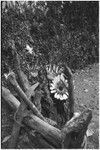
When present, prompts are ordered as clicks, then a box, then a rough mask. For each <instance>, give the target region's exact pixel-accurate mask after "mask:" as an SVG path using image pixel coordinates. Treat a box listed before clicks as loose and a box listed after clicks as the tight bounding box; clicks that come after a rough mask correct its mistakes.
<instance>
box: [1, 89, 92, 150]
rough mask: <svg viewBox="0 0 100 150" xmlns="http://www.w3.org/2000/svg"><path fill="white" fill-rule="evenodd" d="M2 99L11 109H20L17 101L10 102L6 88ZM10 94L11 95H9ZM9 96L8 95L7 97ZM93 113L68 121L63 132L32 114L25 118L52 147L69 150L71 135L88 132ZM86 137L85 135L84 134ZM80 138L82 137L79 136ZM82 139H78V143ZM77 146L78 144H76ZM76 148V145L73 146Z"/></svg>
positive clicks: (83, 114) (25, 122)
mask: <svg viewBox="0 0 100 150" xmlns="http://www.w3.org/2000/svg"><path fill="white" fill-rule="evenodd" d="M2 89H3V90H2V97H3V98H4V99H5V100H6V102H8V103H9V104H11V101H12V105H11V107H12V108H13V109H17V108H18V107H19V102H18V100H17V102H18V104H17V105H16V102H15V101H16V99H13V100H10V98H12V96H10V94H11V93H10V91H9V90H7V89H6V88H2ZM8 91H9V92H8ZM8 93H9V94H8ZM6 94H7V95H6ZM11 95H12V94H11ZM91 117H92V113H91V110H86V111H84V112H83V113H82V114H80V115H79V116H77V117H73V118H72V119H71V120H70V121H68V122H67V123H66V124H65V126H64V128H63V129H62V130H59V129H57V128H55V127H53V126H51V125H49V124H48V123H46V122H44V121H43V120H41V119H40V118H38V117H37V116H35V115H33V114H30V115H28V116H27V117H25V119H24V120H23V121H24V124H25V125H27V126H29V127H30V128H31V129H35V130H36V131H38V132H39V133H40V134H41V135H42V136H43V137H44V138H45V139H46V140H47V141H48V142H49V143H50V144H51V145H53V146H54V147H55V148H61V146H62V143H63V148H68V145H69V144H70V142H71V139H70V140H69V139H68V138H69V135H70V133H72V132H77V133H79V132H80V131H86V129H87V126H88V124H89V122H90V120H91ZM83 136H84V134H83ZM79 137H80V136H79ZM79 140H80V139H79V138H78V140H77V142H78V141H79ZM75 144H77V143H75ZM73 148H74V145H73Z"/></svg>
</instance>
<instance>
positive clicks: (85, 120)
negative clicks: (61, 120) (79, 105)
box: [61, 109, 92, 148]
mask: <svg viewBox="0 0 100 150" xmlns="http://www.w3.org/2000/svg"><path fill="white" fill-rule="evenodd" d="M91 118H92V111H91V110H89V109H87V110H84V112H82V113H81V114H78V115H75V116H74V117H73V118H72V119H71V120H70V121H68V122H67V123H66V124H65V126H64V127H63V128H62V130H61V132H62V134H63V139H64V141H63V147H64V148H68V146H69V148H82V147H81V144H82V142H83V140H84V136H85V134H86V131H87V127H88V125H89V123H90V121H91ZM72 133H74V134H72ZM71 134H72V135H74V136H76V138H75V140H74V138H73V137H72V136H71V137H72V138H73V139H72V138H71V137H70V135H71ZM69 138H70V142H69V143H68V142H67V143H66V141H68V140H69Z"/></svg>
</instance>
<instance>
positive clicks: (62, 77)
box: [61, 73, 65, 81]
mask: <svg viewBox="0 0 100 150" xmlns="http://www.w3.org/2000/svg"><path fill="white" fill-rule="evenodd" d="M61 80H62V81H65V78H64V76H63V73H62V74H61Z"/></svg>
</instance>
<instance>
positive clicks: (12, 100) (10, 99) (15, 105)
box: [1, 87, 20, 111]
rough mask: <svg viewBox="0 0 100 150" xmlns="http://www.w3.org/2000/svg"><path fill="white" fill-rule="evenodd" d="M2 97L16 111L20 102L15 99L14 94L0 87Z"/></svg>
mask: <svg viewBox="0 0 100 150" xmlns="http://www.w3.org/2000/svg"><path fill="white" fill-rule="evenodd" d="M1 96H2V98H3V99H4V100H5V101H6V102H7V103H8V104H9V106H10V107H11V108H12V109H13V110H14V111H16V110H17V109H18V107H19V105H20V102H19V101H18V100H17V98H16V97H15V96H13V95H12V94H11V92H10V91H9V90H8V89H7V88H5V87H2V95H1Z"/></svg>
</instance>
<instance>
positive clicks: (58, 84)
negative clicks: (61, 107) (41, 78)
mask: <svg viewBox="0 0 100 150" xmlns="http://www.w3.org/2000/svg"><path fill="white" fill-rule="evenodd" d="M50 90H51V93H53V94H54V97H55V98H56V99H59V100H66V99H68V96H69V94H68V81H67V80H66V79H65V78H64V74H63V73H62V74H61V75H58V76H56V77H55V78H54V79H53V80H52V83H51V84H50Z"/></svg>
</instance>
